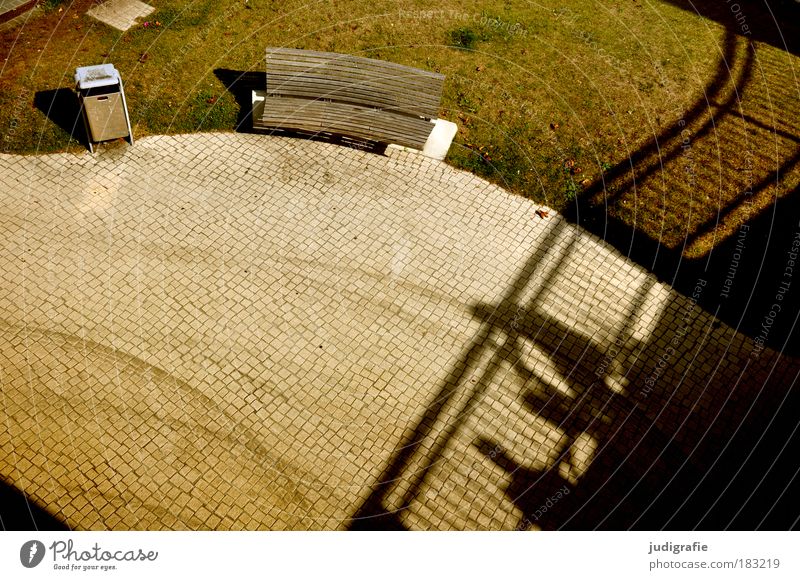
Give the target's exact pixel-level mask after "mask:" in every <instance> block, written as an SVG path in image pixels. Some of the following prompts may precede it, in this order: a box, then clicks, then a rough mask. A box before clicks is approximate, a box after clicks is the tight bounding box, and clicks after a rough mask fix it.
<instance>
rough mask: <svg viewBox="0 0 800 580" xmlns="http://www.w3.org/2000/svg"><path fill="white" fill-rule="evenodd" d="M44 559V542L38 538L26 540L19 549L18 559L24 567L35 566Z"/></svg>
mask: <svg viewBox="0 0 800 580" xmlns="http://www.w3.org/2000/svg"><path fill="white" fill-rule="evenodd" d="M43 559H44V544H43V543H41V542H40V541H39V540H28V541H27V542H25V543H24V544H22V547H21V548H20V549H19V561H20V562H22V565H23V566H25V567H26V568H35V567H36V566H38V565H39V564H40V563H41V562H42V560H43Z"/></svg>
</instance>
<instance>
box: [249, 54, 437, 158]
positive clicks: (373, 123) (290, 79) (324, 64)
mask: <svg viewBox="0 0 800 580" xmlns="http://www.w3.org/2000/svg"><path fill="white" fill-rule="evenodd" d="M443 84H444V75H441V74H437V73H432V72H428V71H424V70H420V69H416V68H412V67H408V66H403V65H399V64H394V63H391V62H385V61H380V60H375V59H371V58H362V57H358V56H351V55H348V54H338V53H335V52H317V51H312V50H298V49H289V48H268V49H267V87H266V94H265V97H264V103H263V104H264V109H263V113H261V112H260V108H259V112H258V113H255V112H254V115H253V127H254V128H255V129H270V130H272V129H288V130H292V131H299V132H303V133H313V134H319V133H327V134H335V135H341V136H345V137H351V138H355V139H365V140H369V141H376V142H378V143H395V144H398V145H403V146H406V147H413V148H415V149H422V148H423V147H424V146H425V141H426V140H427V139H428V136H429V135H430V133H431V130H432V129H433V127H434V125H433V123H432V122H431V121H432V120H433V119H436V117H437V115H438V112H439V102H440V100H441V97H442V85H443Z"/></svg>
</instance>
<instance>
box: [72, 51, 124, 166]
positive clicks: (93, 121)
mask: <svg viewBox="0 0 800 580" xmlns="http://www.w3.org/2000/svg"><path fill="white" fill-rule="evenodd" d="M75 85H76V86H75V90H76V91H77V92H78V99H79V100H80V103H81V112H82V115H83V123H84V126H85V127H86V135H87V140H88V142H89V151H91V152H94V148H93V147H92V144H93V143H98V142H100V141H109V140H111V139H118V138H120V137H127V139H128V142H129V143H130V144H131V145H133V133H132V132H131V121H130V118H129V117H128V104H127V103H126V102H125V89H124V88H123V86H122V79H121V78H120V76H119V72H117V69H116V68H114V65H113V64H98V65H95V66H82V67H79V68H77V69H76V70H75Z"/></svg>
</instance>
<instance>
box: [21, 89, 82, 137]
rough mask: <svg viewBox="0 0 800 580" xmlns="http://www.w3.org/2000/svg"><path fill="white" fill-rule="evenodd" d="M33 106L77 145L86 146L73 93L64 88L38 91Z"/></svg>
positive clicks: (79, 107)
mask: <svg viewBox="0 0 800 580" xmlns="http://www.w3.org/2000/svg"><path fill="white" fill-rule="evenodd" d="M33 105H34V106H35V107H36V108H37V109H39V110H40V111H41V112H42V113H44V115H45V117H47V118H48V119H50V120H51V121H52V122H53V123H55V124H56V125H58V126H59V127H61V129H63V130H64V131H66V133H67V134H68V135H70V136H71V137H72V138H73V139H75V140H76V141H77V142H78V143H80V144H82V145H86V146H88V144H89V136H88V135H87V134H86V128H85V126H84V123H83V119H82V118H81V105H80V102H78V96H77V95H76V94H75V91H73V90H72V89H64V88H61V89H49V90H46V91H39V92H37V93H36V94H35V95H34V97H33Z"/></svg>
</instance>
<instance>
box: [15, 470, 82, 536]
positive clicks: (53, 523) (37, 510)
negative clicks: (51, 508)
mask: <svg viewBox="0 0 800 580" xmlns="http://www.w3.org/2000/svg"><path fill="white" fill-rule="evenodd" d="M0 529H3V530H5V531H29V530H30V531H32V530H36V531H58V532H62V531H69V529H70V528H69V526H67V524H66V523H64V522H63V521H61V520H60V519H58V518H57V517H56V516H54V515H52V514H50V513H49V512H48V511H47V510H45V509H44V508H42V507H40V506H38V505H37V504H36V503H35V502H33V501H32V500H31V499H30V498H28V497H27V496H26V495H25V494H24V493H22V492H21V491H20V490H18V489H17V488H16V487H14V486H12V485H9V484H7V483H6V482H4V481H3V480H2V479H0Z"/></svg>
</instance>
